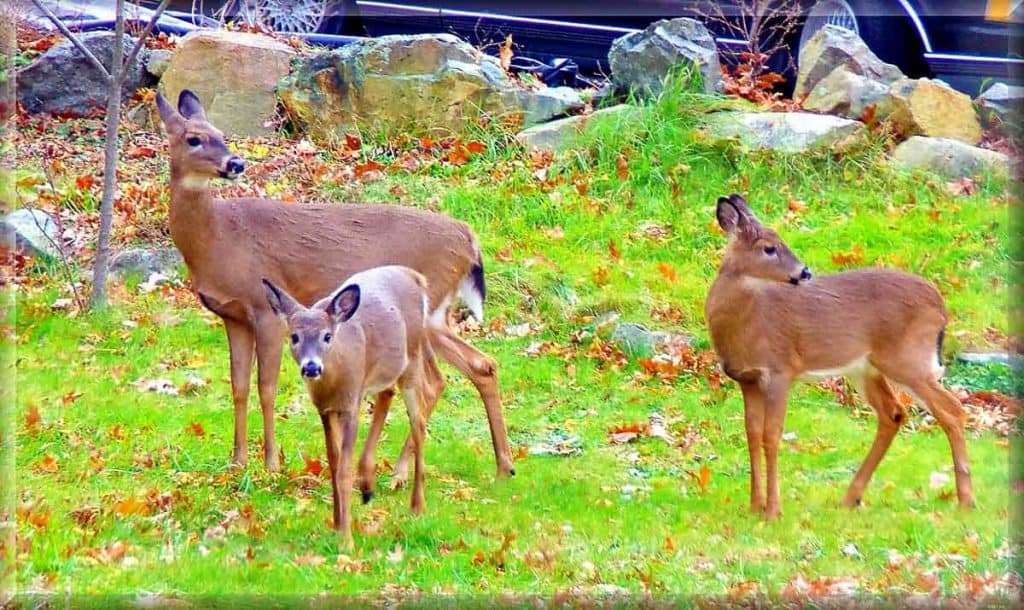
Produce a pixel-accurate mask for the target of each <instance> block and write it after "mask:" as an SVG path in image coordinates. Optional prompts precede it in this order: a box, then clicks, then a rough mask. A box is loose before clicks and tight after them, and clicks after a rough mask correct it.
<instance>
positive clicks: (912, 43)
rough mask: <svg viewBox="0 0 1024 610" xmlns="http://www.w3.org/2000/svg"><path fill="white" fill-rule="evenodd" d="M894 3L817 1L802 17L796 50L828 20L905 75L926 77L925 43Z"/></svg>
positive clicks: (849, 0) (865, 0)
mask: <svg viewBox="0 0 1024 610" xmlns="http://www.w3.org/2000/svg"><path fill="white" fill-rule="evenodd" d="M895 4H896V3H894V2H880V1H878V0H818V2H816V3H814V5H813V6H812V7H811V8H810V9H809V10H808V12H807V15H806V17H805V19H804V23H803V26H802V28H801V32H800V38H799V43H798V53H799V50H802V49H803V47H804V45H805V44H807V41H808V40H810V38H811V37H812V36H813V35H814V34H815V33H816V32H817V31H818V30H820V29H821V28H822V27H824V26H825V24H826V23H831V24H833V25H838V26H840V27H846V28H847V29H852V30H853V31H855V32H856V33H857V34H858V35H859V36H860V37H861V39H862V40H863V41H864V42H865V43H866V44H867V45H868V48H870V49H871V50H872V51H873V52H874V53H875V55H877V56H878V57H879V58H880V59H881V60H882V61H885V62H888V63H891V64H895V65H896V67H898V68H899V69H900V70H901V71H902V72H903V73H904V74H906V75H907V76H910V77H914V78H916V77H919V76H928V65H927V63H925V58H924V44H923V43H922V42H921V38H920V36H919V35H918V32H917V30H916V29H915V28H914V24H913V22H912V21H911V20H910V18H909V17H908V16H907V15H906V13H904V12H903V9H902V8H900V7H899V6H894V5H895ZM798 57H799V55H798ZM798 61H799V60H798Z"/></svg>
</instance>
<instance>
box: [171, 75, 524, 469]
mask: <svg viewBox="0 0 1024 610" xmlns="http://www.w3.org/2000/svg"><path fill="white" fill-rule="evenodd" d="M156 101H157V107H158V109H159V112H160V118H161V120H162V122H163V124H164V129H165V131H166V132H167V136H168V141H169V143H170V157H171V159H170V161H171V206H170V228H171V238H172V239H173V240H174V244H175V246H177V248H178V249H179V250H180V251H181V253H182V256H183V257H184V259H185V264H186V266H187V267H188V269H189V273H190V274H191V276H192V282H193V284H194V286H195V288H196V290H197V291H198V292H201V293H203V294H205V295H207V296H208V297H209V300H207V302H206V303H205V304H206V305H207V306H208V307H209V308H210V309H211V310H212V311H214V313H216V314H217V315H218V316H220V317H221V319H222V320H223V321H224V328H225V330H226V331H227V337H228V346H229V348H230V353H231V391H232V398H233V401H234V407H235V441H234V462H235V463H236V464H244V463H245V462H246V460H247V455H248V452H247V448H246V408H247V403H248V398H249V386H250V383H251V375H252V364H253V352H254V351H255V356H256V366H257V375H258V376H257V385H258V389H259V399H260V407H261V409H262V414H263V439H264V458H265V460H266V465H267V468H268V469H269V470H277V469H278V467H279V465H278V456H277V446H276V442H275V440H274V398H275V395H276V393H277V379H278V374H279V372H280V368H281V351H282V348H283V332H284V325H283V323H282V322H281V320H280V319H278V317H277V316H276V315H275V314H274V312H273V311H272V310H271V308H270V306H269V304H268V303H267V299H266V297H265V295H264V290H263V285H262V284H261V283H260V278H264V277H265V278H269V279H270V280H272V281H273V282H274V283H275V284H276V285H278V286H281V287H282V288H284V289H285V290H287V291H288V292H289V293H290V294H292V295H293V296H294V297H295V298H296V300H298V301H299V302H300V303H312V302H313V301H315V300H317V299H319V298H320V297H322V296H324V295H326V294H328V293H329V292H330V291H331V290H333V289H334V288H335V287H337V286H338V285H340V284H341V283H342V281H344V280H345V279H346V278H348V277H349V276H351V275H353V274H355V273H357V272H359V271H363V270H366V269H369V268H371V267H377V266H381V265H388V264H395V265H404V266H406V267H410V268H412V269H414V270H416V271H418V272H420V273H422V274H423V275H424V276H425V277H426V278H427V282H428V287H427V292H428V295H429V297H430V298H429V305H430V325H429V326H430V327H429V329H428V334H429V338H430V343H431V346H432V347H433V348H434V351H435V352H436V353H437V354H439V355H440V356H441V357H442V358H444V359H445V360H446V361H448V362H449V363H451V364H452V365H453V366H455V368H457V369H458V370H459V371H461V372H462V373H463V374H464V375H466V376H467V377H469V379H470V380H471V381H472V382H473V385H474V386H476V389H477V391H478V392H479V394H480V396H481V398H482V399H483V402H484V407H485V408H486V411H487V419H488V423H489V424H490V432H491V440H492V443H493V445H494V455H495V459H496V461H497V466H498V475H499V476H507V475H511V474H515V471H514V470H513V467H512V455H511V452H510V451H509V446H508V438H507V435H506V431H505V423H504V417H503V415H502V409H501V396H500V393H499V388H498V376H497V364H496V363H495V361H494V360H493V359H492V358H490V357H488V356H486V355H485V354H483V353H481V352H480V351H478V350H476V349H475V348H473V347H472V346H470V345H469V344H467V343H466V342H464V341H463V340H462V339H461V338H459V337H458V335H456V334H455V333H454V331H452V329H451V328H450V327H449V326H448V323H447V314H448V310H449V309H450V307H451V306H452V304H453V303H454V302H455V299H456V298H462V300H463V301H465V302H466V304H467V305H468V306H469V308H470V310H471V312H472V313H473V315H474V316H475V317H477V318H478V319H479V318H482V316H483V300H484V293H485V289H484V279H483V263H482V261H481V257H480V249H479V245H478V243H477V240H476V236H475V235H474V234H473V231H472V229H470V228H469V226H468V225H466V224H465V223H463V222H459V221H457V220H453V219H451V218H448V217H446V216H443V215H441V214H436V213H432V212H427V211H424V210H416V209H411V208H405V207H400V206H390V205H330V204H328V205H323V204H317V205H313V204H310V205H296V204H285V203H282V202H280V201H277V200H273V199H220V200H215V199H214V198H213V196H212V194H211V193H210V181H211V180H213V179H214V178H217V177H220V178H227V179H234V178H237V177H238V176H239V175H240V174H241V173H242V172H243V171H244V169H245V163H244V162H243V161H242V159H240V158H239V157H238V156H236V155H234V154H233V153H232V152H231V151H230V150H228V147H227V145H226V144H225V143H224V136H223V134H222V133H221V132H220V130H218V129H217V128H216V127H214V126H213V125H211V124H210V123H209V122H208V121H207V120H206V115H205V114H204V112H203V107H202V104H201V103H200V101H199V98H198V97H196V96H195V94H193V93H192V92H191V91H188V90H185V91H182V92H181V94H180V96H179V98H178V107H177V109H175V108H173V107H172V106H171V105H170V104H169V103H168V102H167V100H166V99H164V97H163V96H161V95H157V99H156ZM214 301H215V302H216V303H217V305H215V306H213V305H212V304H213V302H214ZM429 377H430V378H429V379H428V380H427V384H426V385H427V388H428V392H429V393H431V394H432V395H433V394H436V395H440V393H441V390H442V388H443V386H444V379H443V377H442V376H441V375H440V373H439V372H438V371H437V369H436V368H434V369H433V370H432V371H431V372H430V374H429ZM382 399H388V397H387V396H385V397H384V398H382ZM428 402H432V401H428ZM428 416H429V415H428ZM406 446H407V448H408V447H410V444H409V443H407V444H406ZM407 459H408V451H403V454H402V458H400V460H399V465H401V464H402V463H404V462H405V460H407Z"/></svg>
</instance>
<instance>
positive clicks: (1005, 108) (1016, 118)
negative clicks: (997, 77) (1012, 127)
mask: <svg viewBox="0 0 1024 610" xmlns="http://www.w3.org/2000/svg"><path fill="white" fill-rule="evenodd" d="M976 101H977V102H978V105H979V106H981V107H982V108H983V109H984V111H986V112H988V113H991V114H995V115H996V116H998V117H999V118H1000V119H1002V120H1003V121H1008V122H1012V123H1015V124H1018V125H1019V124H1021V123H1024V87H1020V86H1014V85H1007V84H1006V83H995V84H994V85H992V86H991V87H989V88H988V89H985V91H984V93H982V94H981V95H979V96H978V99H977V100H976Z"/></svg>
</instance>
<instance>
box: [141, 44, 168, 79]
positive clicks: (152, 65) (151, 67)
mask: <svg viewBox="0 0 1024 610" xmlns="http://www.w3.org/2000/svg"><path fill="white" fill-rule="evenodd" d="M173 55H174V52H173V51H171V50H170V49H150V51H149V57H148V58H147V59H146V72H149V73H150V74H152V75H153V76H155V77H157V78H160V77H161V76H163V75H164V72H166V71H167V68H168V66H170V65H171V57H172V56H173Z"/></svg>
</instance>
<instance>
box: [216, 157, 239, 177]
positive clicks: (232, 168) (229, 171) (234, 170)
mask: <svg viewBox="0 0 1024 610" xmlns="http://www.w3.org/2000/svg"><path fill="white" fill-rule="evenodd" d="M244 171H245V161H243V160H242V158H241V157H228V160H227V161H225V162H224V169H223V170H221V172H220V177H221V178H227V179H228V180H234V179H235V178H237V177H239V176H241V175H242V172H244Z"/></svg>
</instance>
